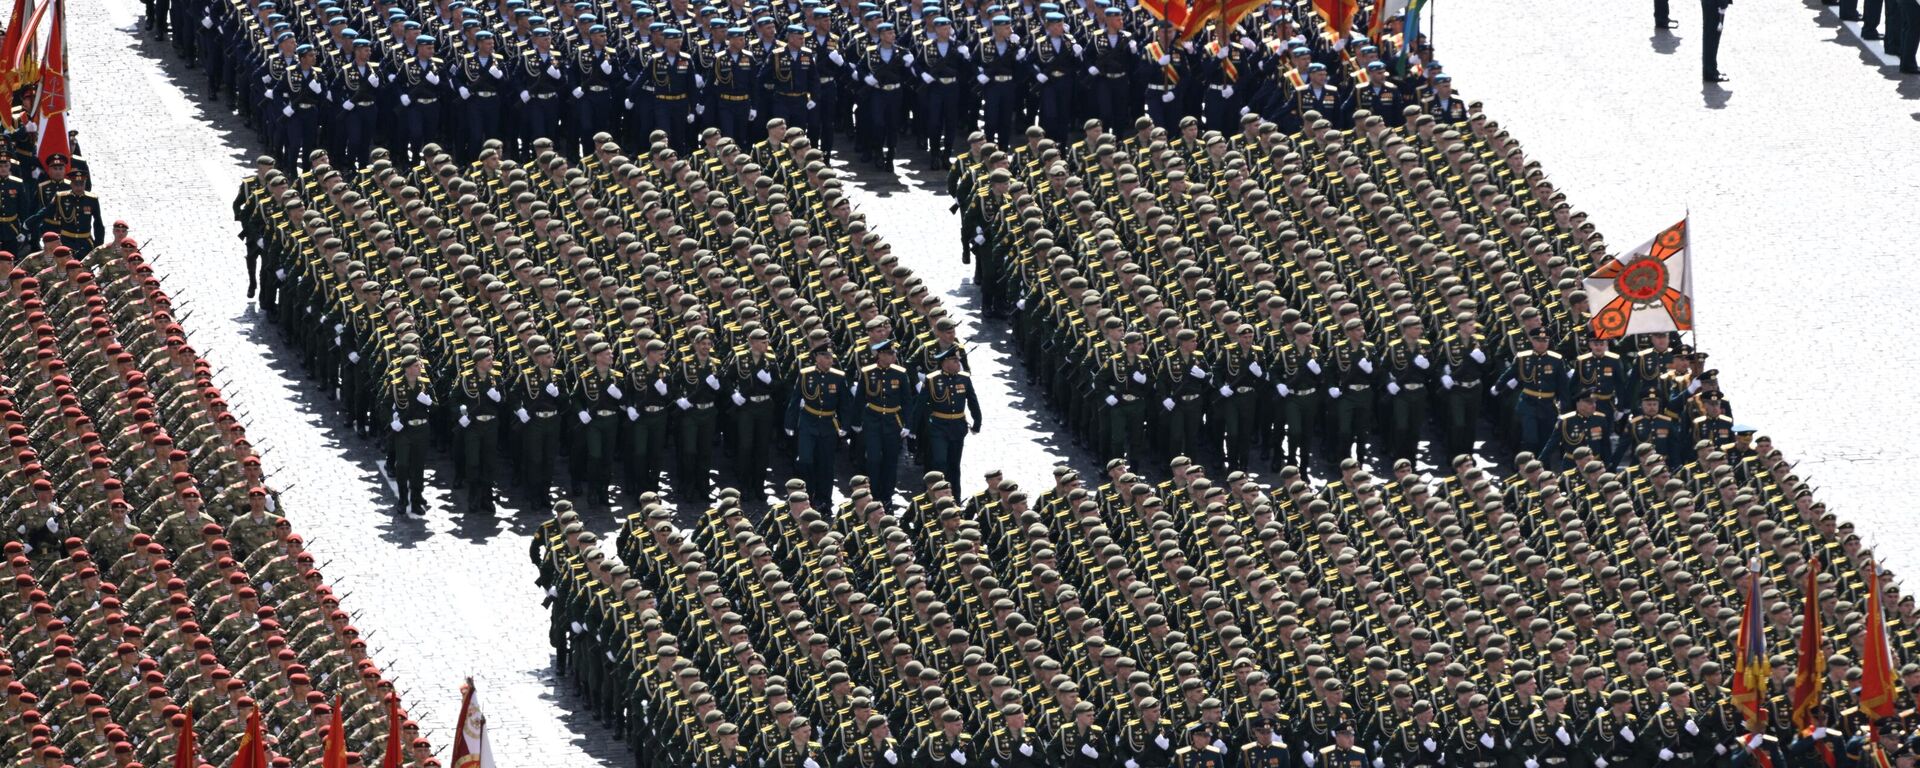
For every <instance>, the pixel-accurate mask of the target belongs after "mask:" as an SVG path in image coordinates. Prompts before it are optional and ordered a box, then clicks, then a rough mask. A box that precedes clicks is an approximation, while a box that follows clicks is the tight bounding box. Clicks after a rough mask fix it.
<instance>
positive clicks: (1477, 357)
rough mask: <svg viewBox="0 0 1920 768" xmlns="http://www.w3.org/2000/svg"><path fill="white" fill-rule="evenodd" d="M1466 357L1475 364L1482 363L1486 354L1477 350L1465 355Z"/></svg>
mask: <svg viewBox="0 0 1920 768" xmlns="http://www.w3.org/2000/svg"><path fill="white" fill-rule="evenodd" d="M1467 357H1471V358H1473V361H1474V362H1476V363H1484V362H1486V361H1487V353H1485V352H1482V351H1480V350H1477V349H1476V350H1474V351H1473V353H1472V354H1470V355H1467Z"/></svg>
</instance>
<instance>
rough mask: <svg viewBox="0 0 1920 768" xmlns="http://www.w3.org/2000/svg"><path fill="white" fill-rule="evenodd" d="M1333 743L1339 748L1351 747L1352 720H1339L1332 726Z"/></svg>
mask: <svg viewBox="0 0 1920 768" xmlns="http://www.w3.org/2000/svg"><path fill="white" fill-rule="evenodd" d="M1333 743H1334V744H1335V745H1338V746H1339V747H1340V748H1341V749H1352V748H1353V721H1352V720H1341V721H1340V722H1338V723H1336V724H1335V725H1334V726H1333Z"/></svg>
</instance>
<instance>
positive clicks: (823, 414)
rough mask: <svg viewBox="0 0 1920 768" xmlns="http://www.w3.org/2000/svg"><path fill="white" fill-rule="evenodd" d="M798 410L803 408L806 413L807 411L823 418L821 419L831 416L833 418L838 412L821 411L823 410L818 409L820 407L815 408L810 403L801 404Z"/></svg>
mask: <svg viewBox="0 0 1920 768" xmlns="http://www.w3.org/2000/svg"><path fill="white" fill-rule="evenodd" d="M800 410H803V411H806V412H807V413H809V414H811V415H814V416H819V417H820V418H823V419H831V418H833V417H835V416H837V415H839V414H836V413H834V412H833V411H823V410H820V409H818V408H815V407H813V406H811V405H802V406H800Z"/></svg>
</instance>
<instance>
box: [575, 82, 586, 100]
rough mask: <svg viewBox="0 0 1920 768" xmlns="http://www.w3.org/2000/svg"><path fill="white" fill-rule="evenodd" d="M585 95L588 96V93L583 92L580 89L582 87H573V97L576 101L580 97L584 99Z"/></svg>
mask: <svg viewBox="0 0 1920 768" xmlns="http://www.w3.org/2000/svg"><path fill="white" fill-rule="evenodd" d="M585 95H587V92H586V91H585V90H582V89H581V88H580V86H577V85H576V86H574V87H573V97H574V98H576V99H578V98H580V97H582V96H585Z"/></svg>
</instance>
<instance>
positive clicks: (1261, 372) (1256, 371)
mask: <svg viewBox="0 0 1920 768" xmlns="http://www.w3.org/2000/svg"><path fill="white" fill-rule="evenodd" d="M1247 370H1249V371H1253V375H1255V376H1265V375H1267V369H1265V368H1261V367H1260V361H1258V360H1255V361H1253V362H1251V363H1247Z"/></svg>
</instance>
